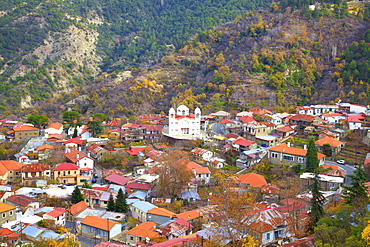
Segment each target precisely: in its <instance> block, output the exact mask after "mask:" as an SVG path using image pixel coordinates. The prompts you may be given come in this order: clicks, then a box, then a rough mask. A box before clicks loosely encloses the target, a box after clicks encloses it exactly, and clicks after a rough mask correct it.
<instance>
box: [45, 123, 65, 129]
mask: <svg viewBox="0 0 370 247" xmlns="http://www.w3.org/2000/svg"><path fill="white" fill-rule="evenodd" d="M60 128H63V124H61V123H52V124H50V125H49V126H48V127H46V129H56V130H59V129H60Z"/></svg>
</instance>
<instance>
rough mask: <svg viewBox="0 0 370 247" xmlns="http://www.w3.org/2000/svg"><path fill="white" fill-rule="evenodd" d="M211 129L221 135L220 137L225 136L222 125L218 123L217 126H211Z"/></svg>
mask: <svg viewBox="0 0 370 247" xmlns="http://www.w3.org/2000/svg"><path fill="white" fill-rule="evenodd" d="M211 128H212V131H213V132H215V133H217V134H219V135H222V136H224V135H225V133H224V132H222V123H216V124H212V125H211Z"/></svg>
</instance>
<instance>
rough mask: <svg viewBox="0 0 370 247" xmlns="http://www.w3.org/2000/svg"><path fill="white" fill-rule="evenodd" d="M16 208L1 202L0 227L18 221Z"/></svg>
mask: <svg viewBox="0 0 370 247" xmlns="http://www.w3.org/2000/svg"><path fill="white" fill-rule="evenodd" d="M15 210H16V207H15V206H12V205H9V204H6V203H2V202H0V216H1V217H0V226H1V225H3V224H5V223H8V222H10V221H14V220H16V218H17V216H16V214H15Z"/></svg>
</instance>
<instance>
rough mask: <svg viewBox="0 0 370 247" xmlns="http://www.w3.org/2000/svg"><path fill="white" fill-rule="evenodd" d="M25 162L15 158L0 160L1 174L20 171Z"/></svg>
mask: <svg viewBox="0 0 370 247" xmlns="http://www.w3.org/2000/svg"><path fill="white" fill-rule="evenodd" d="M22 166H24V164H22V163H20V162H18V161H15V160H0V175H5V174H6V173H7V172H8V171H15V172H18V171H19V170H20V169H21V167H22Z"/></svg>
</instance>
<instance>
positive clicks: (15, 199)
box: [6, 195, 39, 207]
mask: <svg viewBox="0 0 370 247" xmlns="http://www.w3.org/2000/svg"><path fill="white" fill-rule="evenodd" d="M6 200H7V201H8V202H11V203H14V204H17V205H20V206H23V207H26V206H28V205H29V204H30V203H33V202H39V200H37V199H33V198H31V197H29V196H25V195H12V196H9V197H8V198H7V199H6Z"/></svg>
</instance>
